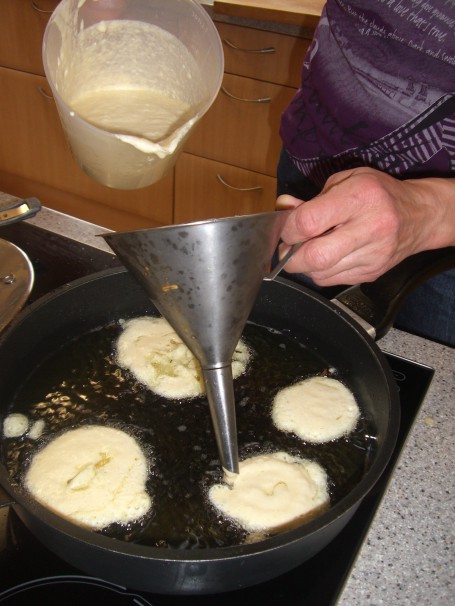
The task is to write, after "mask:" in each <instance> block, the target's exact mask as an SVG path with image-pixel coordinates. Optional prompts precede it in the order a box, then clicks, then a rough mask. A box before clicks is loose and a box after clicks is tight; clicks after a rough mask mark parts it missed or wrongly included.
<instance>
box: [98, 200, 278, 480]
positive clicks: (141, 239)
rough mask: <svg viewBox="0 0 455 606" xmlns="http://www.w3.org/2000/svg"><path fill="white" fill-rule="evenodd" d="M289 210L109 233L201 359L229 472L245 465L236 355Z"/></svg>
mask: <svg viewBox="0 0 455 606" xmlns="http://www.w3.org/2000/svg"><path fill="white" fill-rule="evenodd" d="M288 213H289V211H278V212H268V213H260V214H256V215H244V216H239V217H229V218H223V219H212V220H208V221H200V222H196V223H186V224H181V225H172V226H170V227H158V228H153V229H141V230H136V231H129V232H117V233H109V234H102V236H103V238H104V239H105V240H106V242H107V243H108V244H109V246H110V247H111V248H112V249H113V251H114V252H115V253H116V254H117V256H118V257H119V258H120V260H121V261H122V262H123V264H124V265H125V266H126V268H127V269H128V270H130V271H131V272H132V273H133V275H134V276H135V277H136V279H137V280H138V281H139V282H140V284H141V285H142V286H143V288H144V289H145V290H146V292H147V294H148V296H149V297H150V299H151V300H152V301H153V303H154V304H155V306H156V307H157V309H158V310H159V311H160V313H161V314H162V315H163V316H164V317H165V318H166V319H167V321H168V322H169V323H170V324H171V326H172V327H173V328H174V330H175V331H176V332H177V334H178V335H179V336H180V338H181V339H182V340H183V341H184V343H185V344H186V345H187V346H188V347H189V349H190V350H191V352H192V353H193V354H194V356H195V357H196V358H197V359H198V361H199V362H200V364H201V367H202V372H203V376H204V381H205V386H206V391H207V398H208V401H209V405H210V412H211V416H212V422H213V426H214V431H215V437H216V440H217V445H218V450H219V454H220V459H221V463H222V465H223V467H224V468H225V469H227V470H229V471H234V472H237V471H238V453H237V431H236V416H235V403H234V392H233V380H232V371H231V360H232V355H233V353H234V349H235V347H236V345H237V343H238V341H239V339H240V337H241V334H242V331H243V328H244V326H245V323H246V321H247V319H248V315H249V313H250V311H251V309H252V307H253V304H254V301H255V299H256V296H257V294H258V291H259V289H260V286H261V282H262V280H263V278H264V277H266V274H267V270H268V265H269V261H270V259H271V258H272V255H273V252H274V250H275V248H276V246H277V244H278V240H279V234H280V232H281V228H282V226H283V224H284V221H285V220H286V217H287V215H288Z"/></svg>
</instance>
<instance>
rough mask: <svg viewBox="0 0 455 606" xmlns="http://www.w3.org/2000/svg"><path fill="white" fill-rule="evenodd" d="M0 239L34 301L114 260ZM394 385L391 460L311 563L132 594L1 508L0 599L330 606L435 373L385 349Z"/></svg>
mask: <svg viewBox="0 0 455 606" xmlns="http://www.w3.org/2000/svg"><path fill="white" fill-rule="evenodd" d="M0 237H2V238H4V239H7V240H9V241H11V242H14V243H15V244H17V245H18V246H20V247H21V248H22V249H23V250H24V251H25V252H26V253H27V254H28V255H29V257H30V259H31V261H32V263H33V265H34V268H35V286H34V290H33V293H32V296H31V300H35V299H37V298H39V297H40V296H42V295H44V294H45V293H46V292H48V291H50V290H52V289H53V288H55V287H57V286H61V285H62V284H65V283H66V282H69V281H71V280H73V279H76V278H79V277H82V276H84V275H88V274H90V273H92V272H94V271H99V270H102V269H107V268H109V267H115V266H118V265H119V262H118V261H117V259H116V258H115V257H114V256H113V255H110V254H109V253H105V252H103V251H101V250H98V249H94V248H91V247H89V246H86V245H81V244H80V243H78V242H76V241H74V240H68V239H67V238H64V237H62V236H60V235H57V234H53V233H51V232H48V231H46V230H43V229H41V228H38V227H36V226H33V225H30V224H27V223H17V224H13V225H10V226H5V227H2V230H1V233H0ZM386 358H387V360H388V362H389V364H390V366H391V368H392V371H393V375H394V377H395V381H396V384H397V389H398V390H399V395H400V403H401V424H400V433H399V438H398V442H397V446H396V449H395V452H394V454H393V456H392V459H391V461H390V463H389V465H388V467H387V469H386V471H385V473H384V474H383V475H382V477H381V479H380V480H379V481H378V482H377V484H376V486H375V487H374V488H373V490H372V491H371V492H370V493H369V494H368V496H367V497H366V498H365V499H364V500H363V501H362V503H361V505H360V507H359V509H358V510H357V512H356V513H355V514H354V516H353V518H352V519H351V520H350V522H349V523H348V524H347V526H346V527H345V528H344V529H343V530H342V531H341V533H340V534H338V535H337V537H336V538H335V539H334V540H333V541H332V542H331V543H330V544H329V545H328V546H327V547H326V548H325V549H324V550H323V551H321V552H319V553H318V554H317V555H316V556H314V557H313V558H312V559H311V560H309V561H307V562H306V563H304V564H302V565H301V566H299V567H298V568H296V569H294V570H292V571H291V572H289V573H287V574H285V575H282V576H280V577H278V578H276V579H274V580H272V581H269V582H267V583H263V584H261V585H258V586H255V587H251V588H247V589H242V590H238V591H233V592H229V593H224V594H217V595H215V596H213V595H212V596H168V595H155V594H153V595H152V594H147V593H144V592H137V591H134V590H130V589H128V588H125V587H120V586H116V585H113V584H112V583H108V582H105V581H103V580H102V579H95V578H91V577H88V576H87V575H85V574H83V573H82V572H80V571H78V570H76V569H74V568H72V567H70V566H69V565H68V564H66V563H65V562H64V561H62V560H61V559H59V558H58V557H57V556H55V555H54V554H53V553H52V552H50V551H49V550H48V549H46V548H45V547H44V546H43V545H42V544H41V543H39V541H38V540H37V539H35V537H34V536H33V535H32V534H31V533H30V532H29V530H28V529H27V528H26V526H25V525H24V524H23V523H22V521H21V520H20V519H19V517H18V516H17V514H16V513H15V511H14V510H13V509H12V508H4V509H3V510H1V511H0V604H2V605H3V604H5V605H25V604H26V605H28V604H49V605H54V604H60V603H62V604H65V606H72V605H77V606H79V605H84V606H85V605H86V604H109V605H116V604H136V605H141V604H153V605H155V606H168V605H171V604H172V605H179V604H182V606H183V605H186V604H187V605H188V606H190V605H191V606H193V605H196V604H197V605H198V606H209V605H210V606H213V605H214V604H217V605H223V604H231V603H233V602H234V603H237V604H239V605H240V606H242V605H243V604H245V605H246V604H248V605H249V606H255V605H258V606H259V605H261V606H268V605H272V604H273V605H274V606H276V605H278V604H287V605H288V606H294V605H295V606H297V605H298V606H329V605H333V604H335V603H336V602H337V599H338V597H339V595H340V592H341V590H342V587H343V585H344V583H345V581H346V579H347V577H348V576H349V572H350V570H351V567H352V564H353V562H354V560H355V557H356V555H357V553H358V550H359V548H360V546H361V544H362V542H363V539H364V537H365V534H366V533H367V531H368V528H369V526H370V523H371V520H372V518H373V516H374V514H375V512H376V510H377V507H378V505H379V502H380V500H381V497H382V495H383V494H384V491H385V489H386V486H387V483H388V481H389V479H390V475H391V473H392V471H393V468H394V465H395V463H396V460H397V457H398V456H399V453H400V451H401V449H402V447H403V444H404V442H405V440H406V437H407V435H408V433H409V430H410V428H411V426H412V424H413V421H414V419H415V416H416V414H417V412H418V410H419V408H420V405H421V403H422V401H423V399H424V397H425V394H426V392H427V389H428V387H429V385H430V383H431V380H432V377H433V372H434V371H433V369H431V368H429V367H428V366H425V365H422V364H417V363H415V362H412V361H410V360H406V359H404V358H401V357H397V356H395V355H391V354H386Z"/></svg>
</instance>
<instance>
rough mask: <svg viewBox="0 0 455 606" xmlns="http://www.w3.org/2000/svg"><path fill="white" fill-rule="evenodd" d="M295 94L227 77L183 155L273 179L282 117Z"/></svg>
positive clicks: (268, 85)
mask: <svg viewBox="0 0 455 606" xmlns="http://www.w3.org/2000/svg"><path fill="white" fill-rule="evenodd" d="M294 93H295V89H293V88H289V87H285V86H278V85H276V84H270V83H268V82H260V81H258V80H252V79H251V78H243V77H240V76H233V75H229V74H226V75H225V76H224V79H223V90H222V91H220V93H219V94H218V97H217V98H216V100H215V102H214V104H213V105H212V107H211V108H210V109H209V111H208V112H207V114H206V115H205V116H204V117H203V118H202V120H201V122H200V123H199V124H198V125H197V126H196V128H195V130H194V132H193V133H192V135H191V137H190V139H189V140H188V143H187V144H186V146H185V151H187V152H189V153H191V154H196V155H198V156H204V157H206V158H212V159H213V160H217V161H219V162H226V163H228V164H233V165H234V166H239V167H241V168H246V169H248V170H254V171H256V172H259V173H264V174H266V175H270V176H275V174H276V165H277V162H278V157H279V153H280V148H281V139H280V136H279V127H280V118H281V113H282V112H283V110H284V109H285V107H286V106H287V105H288V103H289V102H290V100H291V99H292V97H293V96H294ZM260 100H262V101H260Z"/></svg>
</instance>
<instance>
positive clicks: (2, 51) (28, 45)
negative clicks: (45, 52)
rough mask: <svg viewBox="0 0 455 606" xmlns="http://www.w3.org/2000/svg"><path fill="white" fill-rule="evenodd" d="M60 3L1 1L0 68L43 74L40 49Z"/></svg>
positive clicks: (57, 0)
mask: <svg viewBox="0 0 455 606" xmlns="http://www.w3.org/2000/svg"><path fill="white" fill-rule="evenodd" d="M58 2H59V0H0V65H3V66H4V67H10V68H13V69H18V70H22V71H25V72H29V73H32V74H44V69H43V61H42V53H41V45H42V42H43V35H44V30H45V29H46V25H47V22H48V20H49V17H50V15H51V14H52V11H53V10H54V9H55V7H56V6H57V4H58Z"/></svg>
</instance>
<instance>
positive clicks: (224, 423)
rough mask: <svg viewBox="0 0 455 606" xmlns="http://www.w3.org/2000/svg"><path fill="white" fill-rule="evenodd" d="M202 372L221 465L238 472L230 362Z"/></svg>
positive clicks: (204, 369)
mask: <svg viewBox="0 0 455 606" xmlns="http://www.w3.org/2000/svg"><path fill="white" fill-rule="evenodd" d="M202 374H203V377H204V382H205V389H206V392H207V399H208V401H209V407H210V415H211V417H212V424H213V429H214V432H215V438H216V443H217V446H218V453H219V456H220V459H221V465H222V466H223V467H224V469H226V470H227V471H230V472H232V473H239V455H238V449H237V423H236V416H235V399H234V387H233V384H234V381H233V378H232V367H231V364H228V365H226V366H222V367H219V368H203V369H202Z"/></svg>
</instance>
